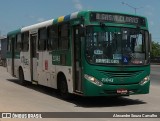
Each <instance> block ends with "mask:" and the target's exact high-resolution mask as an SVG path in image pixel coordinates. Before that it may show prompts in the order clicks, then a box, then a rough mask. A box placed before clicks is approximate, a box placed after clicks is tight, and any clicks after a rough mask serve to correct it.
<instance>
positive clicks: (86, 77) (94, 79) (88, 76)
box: [84, 74, 103, 86]
mask: <svg viewBox="0 0 160 121" xmlns="http://www.w3.org/2000/svg"><path fill="white" fill-rule="evenodd" d="M84 78H85V79H87V80H88V81H90V82H92V83H93V84H96V85H98V86H102V85H103V83H102V82H101V81H99V80H97V79H96V78H95V77H92V76H90V75H87V74H85V75H84Z"/></svg>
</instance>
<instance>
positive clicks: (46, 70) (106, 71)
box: [7, 11, 151, 98]
mask: <svg viewBox="0 0 160 121" xmlns="http://www.w3.org/2000/svg"><path fill="white" fill-rule="evenodd" d="M7 38H8V47H7V48H8V49H7V70H8V72H9V73H10V74H12V75H13V76H14V77H17V78H19V80H20V83H21V84H25V82H26V81H29V82H32V83H33V84H39V85H44V86H47V87H51V88H54V89H58V90H59V92H60V94H61V96H62V97H64V98H65V97H67V96H68V94H77V95H82V96H125V95H126V96H128V95H134V94H147V93H149V87H150V43H151V42H150V39H149V38H150V37H149V31H148V24H147V19H146V18H145V17H142V16H137V15H130V14H122V13H112V12H104V11H80V12H75V13H72V14H70V15H66V16H61V17H58V18H57V19H52V20H49V21H45V22H42V23H38V24H34V25H31V26H27V27H23V28H20V29H17V30H15V31H11V32H9V33H8V35H7Z"/></svg>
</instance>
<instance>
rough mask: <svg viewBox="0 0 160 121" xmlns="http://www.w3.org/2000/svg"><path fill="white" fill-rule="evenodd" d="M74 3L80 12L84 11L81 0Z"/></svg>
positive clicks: (74, 0) (75, 0)
mask: <svg viewBox="0 0 160 121" xmlns="http://www.w3.org/2000/svg"><path fill="white" fill-rule="evenodd" d="M73 3H74V7H75V8H76V9H77V10H78V11H80V10H82V9H83V6H82V4H81V2H80V0H73Z"/></svg>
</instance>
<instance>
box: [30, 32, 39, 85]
mask: <svg viewBox="0 0 160 121" xmlns="http://www.w3.org/2000/svg"><path fill="white" fill-rule="evenodd" d="M36 42H37V34H31V35H30V72H31V81H32V83H35V84H37V46H36Z"/></svg>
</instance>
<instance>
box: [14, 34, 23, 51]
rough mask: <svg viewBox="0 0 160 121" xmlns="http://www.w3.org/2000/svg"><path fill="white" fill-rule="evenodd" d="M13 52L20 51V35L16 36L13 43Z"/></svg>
mask: <svg viewBox="0 0 160 121" xmlns="http://www.w3.org/2000/svg"><path fill="white" fill-rule="evenodd" d="M15 44H16V45H15V50H16V51H18V52H20V51H21V49H22V41H21V34H18V35H17V37H16V41H15Z"/></svg>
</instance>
